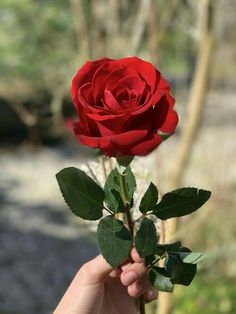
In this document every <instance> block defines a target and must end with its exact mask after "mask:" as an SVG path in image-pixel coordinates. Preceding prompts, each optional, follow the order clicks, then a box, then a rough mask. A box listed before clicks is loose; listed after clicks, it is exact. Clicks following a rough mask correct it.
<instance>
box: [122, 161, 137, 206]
mask: <svg viewBox="0 0 236 314" xmlns="http://www.w3.org/2000/svg"><path fill="white" fill-rule="evenodd" d="M124 175H125V176H126V178H125V180H126V183H127V190H128V198H129V202H130V203H132V200H133V195H134V192H135V190H136V180H135V176H134V174H133V172H132V171H131V168H130V166H128V167H127V168H126V170H125V172H124Z"/></svg>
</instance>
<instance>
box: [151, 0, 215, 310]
mask: <svg viewBox="0 0 236 314" xmlns="http://www.w3.org/2000/svg"><path fill="white" fill-rule="evenodd" d="M212 15H213V1H212V0H199V3H198V25H197V27H198V31H199V34H200V38H199V47H198V54H197V64H196V68H195V73H194V76H193V81H192V86H191V88H190V94H189V100H188V103H187V108H188V117H187V120H186V121H185V124H184V126H183V129H182V133H181V138H180V143H179V146H178V151H177V154H176V158H175V168H174V169H173V171H172V173H171V177H170V179H169V182H168V188H169V189H175V188H177V187H179V185H180V184H181V181H182V178H183V174H184V171H185V170H186V168H187V165H188V163H189V161H190V156H191V151H192V148H193V144H194V141H195V139H196V137H197V134H198V131H199V128H200V124H201V120H202V113H203V108H204V100H205V96H206V93H207V87H208V79H209V65H210V61H211V56H212V50H213V49H212V44H213V23H212ZM177 223H178V220H177V219H174V218H173V219H170V220H168V221H167V228H166V238H165V241H166V243H169V242H171V241H172V239H173V237H174V234H175V233H176V230H177ZM172 308H173V296H172V295H171V294H168V293H160V296H159V302H158V309H157V314H170V313H172Z"/></svg>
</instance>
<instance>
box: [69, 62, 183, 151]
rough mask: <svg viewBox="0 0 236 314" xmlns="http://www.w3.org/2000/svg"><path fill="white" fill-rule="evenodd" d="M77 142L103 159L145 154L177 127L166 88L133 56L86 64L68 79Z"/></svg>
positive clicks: (160, 79) (154, 73) (176, 119)
mask: <svg viewBox="0 0 236 314" xmlns="http://www.w3.org/2000/svg"><path fill="white" fill-rule="evenodd" d="M72 97H73V102H74V105H75V108H76V110H77V112H78V115H79V121H76V122H73V130H74V133H75V135H76V137H77V139H78V140H79V141H80V142H81V143H82V144H84V145H87V146H90V147H97V148H100V149H101V150H102V151H103V152H104V154H105V155H107V156H113V157H116V156H125V155H143V156H144V155H147V154H148V153H150V152H151V151H152V150H153V149H154V148H155V147H157V146H158V145H159V144H160V143H161V142H162V140H163V139H162V134H165V135H170V134H173V133H174V130H175V128H176V125H177V123H178V116H177V113H176V112H175V111H174V110H173V106H174V99H173V98H172V97H171V96H170V87H169V85H168V83H167V82H166V81H165V79H164V78H163V77H162V76H161V74H160V72H158V71H157V70H156V69H155V68H154V67H153V66H152V64H150V63H149V62H146V61H143V60H141V59H139V58H137V57H130V58H124V59H120V60H111V59H108V58H103V59H100V60H97V61H93V62H86V63H85V65H84V66H82V68H81V69H80V70H79V71H78V73H77V74H76V75H75V77H74V78H73V80H72Z"/></svg>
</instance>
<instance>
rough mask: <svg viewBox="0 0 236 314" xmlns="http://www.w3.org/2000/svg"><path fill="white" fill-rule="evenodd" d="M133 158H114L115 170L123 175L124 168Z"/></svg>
mask: <svg viewBox="0 0 236 314" xmlns="http://www.w3.org/2000/svg"><path fill="white" fill-rule="evenodd" d="M133 159H134V156H120V157H117V158H116V161H117V169H118V172H119V173H120V174H123V173H124V171H125V170H126V168H127V167H128V166H129V165H130V164H131V162H132V160H133Z"/></svg>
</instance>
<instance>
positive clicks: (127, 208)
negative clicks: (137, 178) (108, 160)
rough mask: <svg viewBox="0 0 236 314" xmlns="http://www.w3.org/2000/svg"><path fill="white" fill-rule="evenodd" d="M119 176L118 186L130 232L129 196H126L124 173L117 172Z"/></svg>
mask: <svg viewBox="0 0 236 314" xmlns="http://www.w3.org/2000/svg"><path fill="white" fill-rule="evenodd" d="M119 178H120V188H121V197H122V199H123V202H124V205H125V216H126V220H127V224H128V228H129V230H130V232H131V234H132V237H133V233H134V225H133V222H132V219H131V214H130V203H129V197H128V190H127V184H126V180H125V175H124V174H119Z"/></svg>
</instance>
